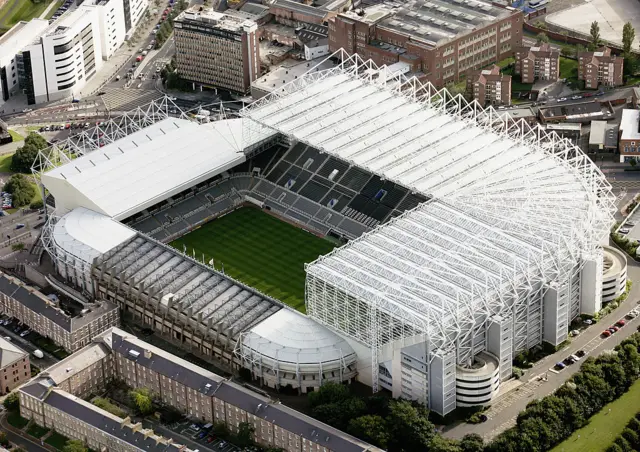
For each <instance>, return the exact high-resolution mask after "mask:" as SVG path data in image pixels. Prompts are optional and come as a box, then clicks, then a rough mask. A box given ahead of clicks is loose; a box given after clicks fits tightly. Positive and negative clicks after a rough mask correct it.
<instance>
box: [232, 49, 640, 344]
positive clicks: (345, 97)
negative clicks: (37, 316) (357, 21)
mask: <svg viewBox="0 0 640 452" xmlns="http://www.w3.org/2000/svg"><path fill="white" fill-rule="evenodd" d="M378 70H379V71H383V70H384V69H383V68H379V69H378ZM379 80H380V79H379V77H377V74H376V69H375V65H374V64H373V63H371V62H362V60H359V59H358V58H357V57H352V59H351V60H350V61H348V62H346V63H344V64H343V65H342V66H340V67H338V68H334V69H331V70H327V71H324V73H323V72H322V71H320V73H319V72H314V73H311V74H307V75H306V76H304V77H302V78H301V79H298V81H297V82H296V83H295V84H292V85H290V86H288V87H285V88H283V89H282V90H280V91H279V92H278V93H273V94H272V95H270V96H267V97H265V98H262V99H260V100H259V101H257V102H256V103H254V104H252V105H250V106H249V107H247V108H246V109H245V110H244V111H243V114H244V116H245V117H248V118H251V119H254V120H255V121H257V122H259V123H261V124H263V125H264V126H266V127H270V128H273V129H275V130H278V131H281V132H282V133H284V134H286V135H288V136H289V137H290V138H291V139H292V140H294V141H296V140H297V141H300V142H303V143H306V144H308V145H310V146H312V147H314V148H316V149H318V150H320V151H321V152H325V153H327V154H329V155H332V156H333V157H336V158H338V159H341V160H343V161H345V162H347V163H349V164H351V165H354V166H357V167H360V168H363V169H366V170H368V171H369V172H371V173H373V174H376V175H377V176H379V177H380V178H381V179H382V180H385V181H392V182H395V183H397V184H399V185H402V186H404V187H406V188H408V189H410V190H412V191H414V192H417V193H421V194H422V195H424V196H425V197H427V199H430V201H427V202H426V203H424V204H422V205H420V206H418V207H417V208H415V209H414V210H411V211H408V212H406V213H404V214H403V215H401V216H399V217H396V218H394V219H393V220H391V221H389V222H388V223H386V224H383V225H381V226H379V227H378V228H377V229H375V230H373V231H371V232H370V233H367V234H364V235H363V236H361V237H360V238H358V239H356V240H354V241H351V242H349V243H348V244H347V245H345V246H343V247H341V248H338V249H336V250H334V251H333V252H331V253H330V254H328V255H326V256H322V257H320V258H319V259H318V260H317V261H315V262H314V263H312V264H309V265H308V266H307V274H308V275H309V276H311V277H313V278H318V279H320V280H321V281H326V282H328V283H329V284H330V285H332V286H334V287H337V288H340V289H342V290H343V291H344V292H346V293H347V294H349V295H351V296H357V297H358V298H359V299H360V300H362V301H363V302H364V303H368V304H371V305H373V306H375V307H376V309H378V310H380V311H383V312H384V313H385V314H386V315H390V316H394V317H396V318H399V319H401V320H402V321H403V322H405V324H409V325H411V327H412V328H415V329H410V330H409V332H408V333H407V334H412V333H411V331H416V330H418V331H423V332H426V333H427V334H431V335H433V336H432V339H433V340H434V341H435V343H438V342H439V341H441V342H439V343H442V342H445V341H450V340H452V338H453V336H450V334H457V333H458V332H459V331H458V328H457V326H456V323H458V322H459V318H460V316H461V315H463V314H462V313H461V309H466V308H467V307H469V309H471V312H478V313H482V312H487V314H486V315H489V314H488V312H489V311H490V313H493V314H495V313H496V312H499V310H500V309H501V307H500V306H498V304H499V303H500V301H501V300H503V299H505V297H506V298H508V297H509V296H510V295H508V294H509V293H510V291H512V290H514V286H517V284H518V281H521V280H525V279H526V277H525V275H527V277H530V275H529V274H530V273H531V272H535V273H537V274H542V275H544V278H545V279H546V280H547V281H552V280H553V278H554V275H557V274H558V272H562V271H566V269H564V270H563V268H565V267H562V266H563V265H569V266H574V265H577V262H578V259H579V257H578V256H582V255H591V254H592V253H594V250H595V249H596V248H597V247H599V242H600V240H601V239H602V238H603V237H605V236H606V235H607V233H608V228H609V227H610V225H611V223H612V220H613V217H612V213H613V211H614V202H615V201H614V200H615V198H614V197H613V195H612V194H611V188H610V186H609V184H608V183H607V181H606V179H605V178H604V176H603V175H602V173H601V172H600V171H599V170H598V168H597V167H596V166H595V165H593V162H591V160H589V159H588V158H587V157H586V156H585V155H584V154H583V153H582V152H581V151H580V150H579V149H578V148H576V147H575V146H573V145H572V144H571V143H570V142H568V141H567V140H563V139H561V138H560V137H558V136H557V135H556V134H555V133H554V134H547V133H546V132H545V131H544V130H542V129H541V128H540V127H536V128H531V127H529V126H528V125H527V124H526V123H524V122H520V123H514V122H513V121H510V120H507V119H505V118H503V117H502V116H501V115H500V114H499V113H498V112H496V111H495V110H493V109H492V108H489V109H487V110H483V109H482V108H479V107H478V105H477V104H476V103H473V104H469V103H467V102H466V101H465V100H464V99H462V98H461V97H457V98H453V97H452V96H451V95H449V94H448V93H446V94H443V92H442V91H440V92H438V90H436V89H435V88H434V87H433V86H430V85H422V84H421V83H420V82H419V81H417V80H415V79H412V80H409V79H405V78H404V77H402V76H401V75H397V76H396V77H395V79H394V83H390V82H389V80H388V79H385V82H384V83H381V82H380V81H379ZM399 85H401V86H402V88H401V89H399V88H398V87H399ZM292 125H294V126H293V127H292ZM635 127H636V130H637V121H636V125H635ZM563 259H564V260H563ZM558 261H560V262H562V264H558ZM569 268H572V267H569ZM502 292H504V294H503V295H501V293H502ZM315 302H316V300H315V298H314V297H311V298H309V297H308V298H307V309H308V310H309V312H310V313H311V315H312V316H315V315H316V312H318V313H320V312H322V313H324V312H327V311H328V309H327V308H326V306H320V305H318V306H315V305H314V303H315ZM332 315H333V314H332ZM316 318H317V319H318V320H320V321H323V322H327V323H330V324H332V326H334V327H336V328H338V329H340V330H342V332H343V333H345V334H347V335H350V336H352V337H356V338H358V339H362V340H368V339H366V336H367V335H368V333H367V332H360V333H358V334H356V335H355V336H354V335H353V334H354V332H353V331H351V330H348V328H347V329H344V330H343V328H344V325H342V324H341V323H340V322H339V321H337V320H335V319H339V318H340V316H339V315H337V314H336V315H335V317H331V319H329V318H324V317H322V315H318V316H317V317H316ZM333 322H335V323H333ZM438 324H439V327H436V326H435V325H438ZM448 335H449V336H448Z"/></svg>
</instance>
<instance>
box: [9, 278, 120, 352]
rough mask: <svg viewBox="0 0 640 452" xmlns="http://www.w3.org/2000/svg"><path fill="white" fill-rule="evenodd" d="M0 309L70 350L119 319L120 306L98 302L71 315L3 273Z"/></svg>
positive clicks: (113, 324) (34, 290)
mask: <svg viewBox="0 0 640 452" xmlns="http://www.w3.org/2000/svg"><path fill="white" fill-rule="evenodd" d="M0 310H1V311H2V312H3V313H4V314H6V315H8V316H11V317H15V318H16V319H18V320H19V321H20V323H23V324H25V325H27V326H28V327H29V328H31V329H32V330H33V331H35V332H36V333H38V334H40V335H41V336H44V337H48V338H49V339H51V340H52V341H53V342H55V343H56V344H58V345H60V346H62V347H64V348H65V350H67V351H69V352H75V351H76V350H80V349H81V348H82V347H84V346H85V345H87V344H89V343H90V342H91V340H92V339H93V338H94V337H95V336H97V335H99V334H100V333H102V332H103V331H106V330H107V329H109V328H111V327H112V326H117V325H119V323H120V314H119V311H118V308H117V307H116V306H115V305H114V304H113V303H111V302H108V301H100V302H97V303H95V304H93V305H92V306H91V307H90V308H87V310H86V311H83V312H82V313H80V314H79V315H77V316H75V317H72V316H69V315H67V314H66V313H65V312H64V311H63V310H62V309H60V308H59V307H58V306H57V305H56V302H55V301H53V300H51V299H49V298H48V297H47V296H45V295H44V294H43V293H42V292H40V291H38V290H36V289H34V288H33V287H29V286H27V285H25V284H24V283H23V282H22V281H20V280H19V279H17V278H13V277H11V276H8V275H5V274H2V273H0Z"/></svg>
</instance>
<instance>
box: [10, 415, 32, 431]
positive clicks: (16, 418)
mask: <svg viewBox="0 0 640 452" xmlns="http://www.w3.org/2000/svg"><path fill="white" fill-rule="evenodd" d="M7 421H8V422H9V424H10V425H12V426H14V427H15V428H20V429H22V428H24V427H25V426H26V425H27V424H28V423H29V420H28V419H25V418H23V417H22V416H20V413H19V412H17V411H12V412H11V413H9V415H8V416H7Z"/></svg>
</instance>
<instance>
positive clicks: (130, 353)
mask: <svg viewBox="0 0 640 452" xmlns="http://www.w3.org/2000/svg"><path fill="white" fill-rule="evenodd" d="M129 356H131V357H133V358H137V357H139V356H140V352H137V351H135V350H129Z"/></svg>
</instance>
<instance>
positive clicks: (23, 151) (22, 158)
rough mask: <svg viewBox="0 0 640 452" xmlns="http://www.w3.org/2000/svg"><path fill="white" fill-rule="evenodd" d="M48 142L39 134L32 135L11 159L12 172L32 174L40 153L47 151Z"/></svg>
mask: <svg viewBox="0 0 640 452" xmlns="http://www.w3.org/2000/svg"><path fill="white" fill-rule="evenodd" d="M47 146H48V143H47V140H45V139H44V138H43V137H42V136H40V135H39V134H37V133H33V132H32V133H30V134H29V135H28V136H27V138H25V139H24V144H23V145H22V146H21V147H20V148H18V150H17V151H16V153H15V154H13V157H11V170H12V171H15V172H17V173H31V167H32V166H33V163H34V162H35V161H36V158H37V157H38V152H40V151H41V150H43V149H46V147H47Z"/></svg>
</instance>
